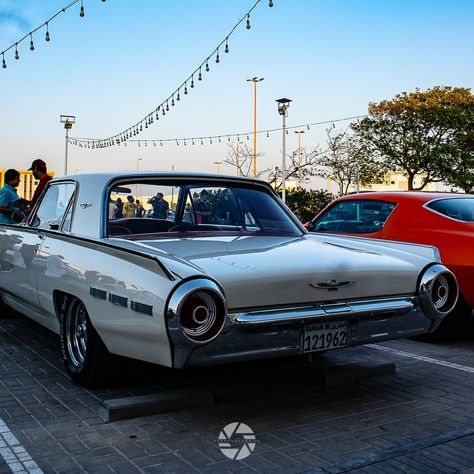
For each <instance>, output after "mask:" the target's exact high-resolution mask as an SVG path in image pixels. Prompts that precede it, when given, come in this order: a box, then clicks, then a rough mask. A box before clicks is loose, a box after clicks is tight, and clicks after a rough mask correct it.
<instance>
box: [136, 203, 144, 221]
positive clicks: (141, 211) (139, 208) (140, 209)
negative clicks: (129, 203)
mask: <svg viewBox="0 0 474 474" xmlns="http://www.w3.org/2000/svg"><path fill="white" fill-rule="evenodd" d="M136 204H137V205H136V207H135V217H143V214H145V209H143V206H142V204H141V202H140V201H139V200H138V199H137V203H136Z"/></svg>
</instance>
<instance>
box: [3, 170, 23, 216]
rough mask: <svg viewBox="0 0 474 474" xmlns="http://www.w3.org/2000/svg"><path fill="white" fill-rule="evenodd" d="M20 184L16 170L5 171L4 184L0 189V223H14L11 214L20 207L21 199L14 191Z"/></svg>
mask: <svg viewBox="0 0 474 474" xmlns="http://www.w3.org/2000/svg"><path fill="white" fill-rule="evenodd" d="M19 184H20V173H19V172H18V171H17V170H13V169H10V170H7V171H6V172H5V185H4V186H3V188H2V189H0V224H14V223H15V222H14V220H13V219H12V214H13V212H14V211H17V210H18V209H19V208H20V203H21V200H20V198H19V197H18V194H17V193H16V188H17V187H18V185H19Z"/></svg>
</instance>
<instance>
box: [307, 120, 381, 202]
mask: <svg viewBox="0 0 474 474" xmlns="http://www.w3.org/2000/svg"><path fill="white" fill-rule="evenodd" d="M326 134H327V144H328V147H327V149H326V151H324V152H323V153H322V154H321V155H320V157H319V162H318V168H317V172H316V174H317V175H318V176H321V177H323V178H330V179H332V180H333V181H334V182H335V183H336V184H337V185H338V187H339V195H341V196H342V195H344V194H347V193H348V192H349V189H350V188H351V187H352V186H354V185H356V186H358V185H359V184H364V185H366V184H371V183H380V182H382V181H383V178H384V176H385V174H386V170H385V168H384V166H383V164H382V163H381V162H380V161H377V160H376V159H374V158H372V157H371V156H370V153H369V152H368V150H367V147H366V146H365V145H364V144H363V143H362V142H361V140H360V139H359V138H358V137H356V136H351V135H350V134H349V132H348V131H347V130H346V131H345V132H337V131H336V129H335V128H334V127H331V128H329V129H327V130H326Z"/></svg>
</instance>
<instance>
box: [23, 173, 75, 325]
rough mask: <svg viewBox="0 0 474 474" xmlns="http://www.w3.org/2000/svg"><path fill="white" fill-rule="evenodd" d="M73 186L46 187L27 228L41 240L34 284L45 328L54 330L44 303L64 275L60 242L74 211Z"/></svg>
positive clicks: (52, 318)
mask: <svg viewBox="0 0 474 474" xmlns="http://www.w3.org/2000/svg"><path fill="white" fill-rule="evenodd" d="M75 187H76V185H75V183H74V182H72V181H62V182H57V183H53V184H51V185H50V186H48V188H47V190H46V192H45V194H44V195H43V198H42V199H41V202H40V204H39V206H38V207H37V209H36V213H35V215H34V216H32V217H31V219H30V223H29V224H30V226H31V228H32V229H35V230H36V232H37V233H38V235H39V238H40V239H41V240H42V244H41V248H40V250H39V252H38V258H37V266H36V271H37V282H36V289H37V295H38V303H39V308H40V310H41V312H42V314H43V316H44V318H45V321H44V322H43V323H44V324H45V325H46V326H47V327H50V328H51V329H55V325H56V323H57V321H56V320H55V317H54V314H53V313H52V312H51V311H48V310H46V308H51V305H49V304H48V305H47V304H45V300H48V302H49V301H51V299H52V296H53V295H52V289H51V288H52V282H53V281H54V279H57V278H62V277H63V276H64V275H65V273H66V271H67V263H66V262H65V261H64V258H63V256H62V251H61V249H62V248H63V246H64V245H66V244H65V242H64V241H63V240H62V239H61V237H62V236H63V235H64V233H67V232H69V229H70V226H71V219H72V211H73V206H72V204H73V200H74V192H75Z"/></svg>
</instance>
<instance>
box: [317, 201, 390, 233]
mask: <svg viewBox="0 0 474 474" xmlns="http://www.w3.org/2000/svg"><path fill="white" fill-rule="evenodd" d="M395 205H396V204H395V203H393V202H386V201H373V200H361V199H357V200H353V201H349V200H346V201H340V202H338V203H336V204H334V205H333V206H332V207H330V208H329V209H328V210H327V211H326V212H325V213H324V214H323V215H322V216H320V217H319V219H318V220H317V221H316V222H315V223H314V231H315V232H344V233H348V234H370V233H373V232H377V231H379V230H380V229H381V228H382V227H383V226H384V224H385V222H386V220H387V219H388V216H389V215H390V214H391V212H392V211H393V209H394V207H395Z"/></svg>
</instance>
